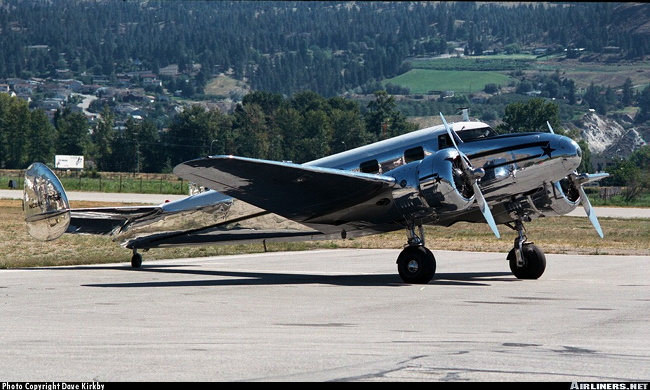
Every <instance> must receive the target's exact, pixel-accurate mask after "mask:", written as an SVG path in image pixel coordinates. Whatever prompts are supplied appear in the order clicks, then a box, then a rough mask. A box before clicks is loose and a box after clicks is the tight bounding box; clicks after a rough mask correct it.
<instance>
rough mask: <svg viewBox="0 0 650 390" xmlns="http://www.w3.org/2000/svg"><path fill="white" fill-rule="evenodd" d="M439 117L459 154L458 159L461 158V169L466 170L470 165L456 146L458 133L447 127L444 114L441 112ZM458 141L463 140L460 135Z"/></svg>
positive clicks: (469, 168)
mask: <svg viewBox="0 0 650 390" xmlns="http://www.w3.org/2000/svg"><path fill="white" fill-rule="evenodd" d="M440 118H441V119H442V123H443V124H444V125H445V130H447V135H449V139H451V143H452V144H454V149H456V151H458V153H459V154H460V155H461V158H460V160H461V161H462V163H463V169H465V170H466V171H467V170H471V169H472V167H471V165H470V164H469V161H467V160H466V159H465V158H464V156H465V155H464V154H463V153H461V152H460V149H459V148H458V144H456V137H458V134H456V133H455V132H454V131H453V130H452V129H451V127H449V125H448V124H447V121H446V120H445V117H444V115H442V112H441V113H440ZM458 141H460V142H463V140H462V139H460V137H458Z"/></svg>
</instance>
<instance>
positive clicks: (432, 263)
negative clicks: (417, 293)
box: [397, 246, 436, 284]
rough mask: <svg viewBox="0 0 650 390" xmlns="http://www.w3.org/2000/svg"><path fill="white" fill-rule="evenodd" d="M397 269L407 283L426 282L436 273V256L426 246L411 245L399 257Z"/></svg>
mask: <svg viewBox="0 0 650 390" xmlns="http://www.w3.org/2000/svg"><path fill="white" fill-rule="evenodd" d="M397 271H398V272H399V276H400V277H401V278H402V280H403V281H404V282H406V283H413V284H426V283H429V281H430V280H431V279H432V278H433V275H434V274H435V273H436V258H435V257H434V256H433V253H431V251H430V250H428V249H427V248H425V247H424V246H410V247H407V248H406V249H404V250H403V251H402V253H400V255H399V257H398V258H397Z"/></svg>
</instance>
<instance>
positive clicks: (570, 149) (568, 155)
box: [560, 137, 582, 170]
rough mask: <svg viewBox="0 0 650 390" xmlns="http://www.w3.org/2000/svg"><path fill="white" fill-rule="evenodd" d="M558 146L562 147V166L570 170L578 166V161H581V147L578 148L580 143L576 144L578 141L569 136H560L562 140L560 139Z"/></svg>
mask: <svg viewBox="0 0 650 390" xmlns="http://www.w3.org/2000/svg"><path fill="white" fill-rule="evenodd" d="M560 148H561V149H562V154H563V155H564V158H563V164H564V166H565V167H567V169H570V170H574V169H576V168H578V166H579V165H580V162H581V161H582V149H580V145H578V143H577V142H576V141H574V140H572V139H571V138H568V137H562V140H561V141H560Z"/></svg>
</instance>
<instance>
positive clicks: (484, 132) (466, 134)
mask: <svg viewBox="0 0 650 390" xmlns="http://www.w3.org/2000/svg"><path fill="white" fill-rule="evenodd" d="M456 134H458V136H459V137H460V139H462V140H463V142H467V141H474V140H477V139H480V138H489V137H494V136H496V135H497V132H496V131H494V129H492V128H491V127H490V126H486V127H479V128H476V129H461V130H459V131H458V132H457V133H456Z"/></svg>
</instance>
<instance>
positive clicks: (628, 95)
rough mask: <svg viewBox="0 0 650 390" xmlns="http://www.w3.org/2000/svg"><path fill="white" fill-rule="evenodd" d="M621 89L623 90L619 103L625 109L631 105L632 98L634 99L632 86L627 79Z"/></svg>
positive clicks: (630, 81)
mask: <svg viewBox="0 0 650 390" xmlns="http://www.w3.org/2000/svg"><path fill="white" fill-rule="evenodd" d="M622 89H623V95H622V97H621V103H623V105H624V106H626V107H627V106H630V105H632V98H633V97H634V89H633V86H632V80H631V79H630V78H629V77H628V78H627V79H625V82H624V83H623V87H622Z"/></svg>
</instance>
